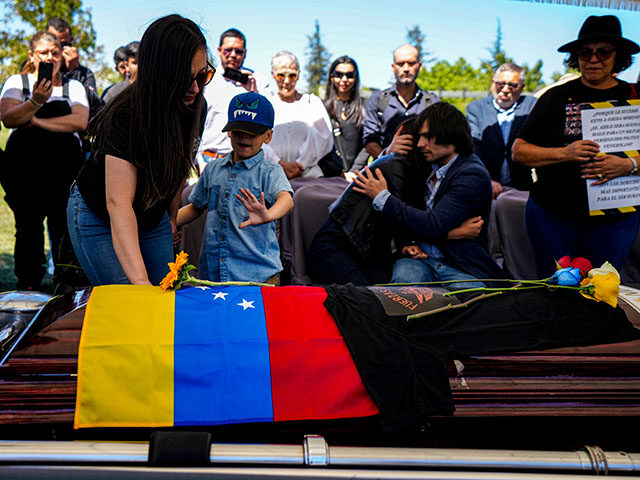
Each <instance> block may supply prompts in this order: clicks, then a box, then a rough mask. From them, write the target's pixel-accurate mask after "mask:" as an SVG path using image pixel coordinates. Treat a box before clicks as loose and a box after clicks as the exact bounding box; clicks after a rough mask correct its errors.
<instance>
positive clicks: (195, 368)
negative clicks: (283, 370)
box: [174, 287, 273, 425]
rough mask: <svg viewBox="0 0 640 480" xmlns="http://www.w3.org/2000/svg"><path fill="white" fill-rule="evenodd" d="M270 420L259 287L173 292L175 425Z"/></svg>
mask: <svg viewBox="0 0 640 480" xmlns="http://www.w3.org/2000/svg"><path fill="white" fill-rule="evenodd" d="M261 421H273V402H272V396H271V366H270V361H269V340H268V337H267V327H266V321H265V315H264V305H263V302H262V294H261V290H260V287H219V288H218V287H213V288H206V289H203V288H198V287H196V288H185V289H181V290H178V291H177V292H176V301H175V339H174V424H175V425H215V424H223V423H240V422H261Z"/></svg>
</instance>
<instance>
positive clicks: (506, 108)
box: [467, 63, 536, 198]
mask: <svg viewBox="0 0 640 480" xmlns="http://www.w3.org/2000/svg"><path fill="white" fill-rule="evenodd" d="M524 74H525V72H524V69H523V68H521V67H519V66H518V65H516V64H514V63H505V64H502V65H500V66H499V67H498V68H497V69H496V72H495V74H494V75H493V80H492V81H491V96H489V97H487V98H483V99H480V100H475V101H473V102H471V103H470V104H469V105H468V106H467V120H469V126H470V127H471V136H472V137H473V146H474V150H475V154H476V155H477V156H478V157H480V160H482V163H484V165H485V167H487V170H488V171H489V175H491V185H492V187H493V198H497V197H498V195H500V194H501V193H502V191H503V189H504V187H513V188H517V189H518V190H529V189H530V188H531V169H530V168H526V167H524V166H522V165H518V164H514V163H513V161H512V160H511V146H512V145H513V142H514V141H515V139H516V135H517V133H518V131H519V130H520V127H522V125H524V123H525V122H526V120H527V118H528V117H529V112H531V109H532V108H533V106H534V105H535V103H536V99H535V98H534V97H532V96H529V95H522V89H523V88H524Z"/></svg>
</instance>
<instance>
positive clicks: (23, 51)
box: [0, 0, 103, 78]
mask: <svg viewBox="0 0 640 480" xmlns="http://www.w3.org/2000/svg"><path fill="white" fill-rule="evenodd" d="M0 2H1V3H0V4H1V5H2V6H4V9H5V12H6V13H5V16H4V19H3V24H4V28H3V29H2V30H0V59H1V60H0V75H1V76H2V78H6V77H7V76H9V75H11V74H14V73H18V71H19V69H20V66H21V65H22V64H23V63H24V61H25V60H27V52H28V50H29V39H30V38H31V37H32V36H33V34H34V33H36V32H37V31H40V30H45V29H46V25H47V21H48V20H49V19H51V18H54V17H60V18H62V19H64V20H66V21H67V22H69V24H70V25H71V30H72V32H73V38H74V46H75V47H77V48H78V50H79V52H80V59H81V62H82V63H83V64H84V65H87V66H90V67H94V70H95V69H96V68H97V69H99V68H100V67H102V65H103V63H102V62H101V60H100V59H101V55H102V51H103V47H102V46H98V45H96V31H95V29H94V28H93V21H92V18H91V9H87V8H83V7H82V0H47V1H42V0H0ZM16 20H18V21H19V22H20V23H21V24H22V25H18V27H17V28H16Z"/></svg>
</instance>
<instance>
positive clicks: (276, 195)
mask: <svg viewBox="0 0 640 480" xmlns="http://www.w3.org/2000/svg"><path fill="white" fill-rule="evenodd" d="M273 116H274V112H273V106H272V105H271V103H270V102H269V100H267V98H266V97H264V96H262V95H259V94H257V93H254V92H247V93H242V94H240V95H236V96H235V97H233V98H232V99H231V103H230V104H229V121H228V123H227V125H226V126H225V127H224V128H223V129H222V131H223V132H228V135H229V138H230V139H231V147H232V151H231V152H230V153H229V154H227V155H226V156H225V157H223V158H220V159H216V160H211V161H210V162H209V163H207V166H206V168H205V169H204V172H203V173H202V175H201V176H200V179H199V180H198V183H197V184H196V186H195V187H194V188H193V191H192V192H191V195H190V196H189V201H190V202H191V203H190V204H189V205H186V206H184V207H182V208H181V209H180V210H179V211H178V218H177V222H176V223H177V226H178V228H179V227H181V226H182V225H184V224H186V223H189V222H191V221H192V220H195V219H196V218H197V217H198V216H199V215H200V214H201V213H202V212H203V211H204V210H205V209H206V210H207V223H206V228H205V234H204V241H203V244H202V253H201V254H200V269H199V272H200V278H202V279H206V280H211V281H214V282H226V281H253V282H266V283H273V284H275V285H278V284H279V273H280V271H282V263H281V262H280V249H279V248H278V239H277V238H276V228H275V224H274V223H273V222H274V221H275V220H278V219H279V218H282V217H283V216H284V215H285V214H286V213H287V212H288V211H289V210H291V209H292V208H293V198H292V192H293V190H292V189H291V185H290V184H289V181H288V180H287V177H286V175H285V173H284V170H283V169H282V167H281V166H280V165H278V164H277V163H275V162H270V161H268V160H265V159H264V153H263V151H262V144H263V143H269V142H270V141H271V135H272V134H273V130H272V129H273ZM253 192H260V194H259V197H260V199H258V198H256V197H255V195H254V194H253ZM256 194H257V193H256ZM247 213H248V214H249V215H248V218H247ZM247 227H249V228H247Z"/></svg>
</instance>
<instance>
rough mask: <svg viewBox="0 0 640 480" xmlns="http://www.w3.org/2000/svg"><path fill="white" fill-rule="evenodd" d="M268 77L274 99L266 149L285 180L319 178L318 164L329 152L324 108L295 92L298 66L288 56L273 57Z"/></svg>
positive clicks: (330, 138) (315, 99)
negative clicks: (273, 85)
mask: <svg viewBox="0 0 640 480" xmlns="http://www.w3.org/2000/svg"><path fill="white" fill-rule="evenodd" d="M271 75H272V76H273V78H274V80H275V81H276V84H277V86H278V95H277V96H275V97H274V98H273V102H272V103H273V108H274V110H275V125H274V127H273V139H272V140H271V143H270V144H269V146H270V147H271V149H272V150H273V152H274V154H275V156H276V157H277V159H278V161H279V163H280V165H282V168H283V169H284V171H285V173H286V174H287V178H290V179H291V178H296V177H301V176H302V177H311V178H313V177H322V176H323V175H322V170H321V169H320V167H319V166H318V161H319V160H320V159H321V158H322V157H324V156H325V155H326V154H327V153H329V152H330V151H331V149H332V148H333V135H332V134H331V121H330V120H329V115H328V114H327V111H326V110H325V108H324V104H323V103H322V100H320V99H319V98H318V97H317V96H316V95H314V94H312V93H305V94H301V93H299V92H298V91H297V90H296V83H297V82H298V78H299V76H300V65H299V63H298V59H297V58H296V56H295V55H294V54H292V53H291V52H286V51H282V52H278V53H276V54H275V55H274V56H273V58H272V59H271Z"/></svg>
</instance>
